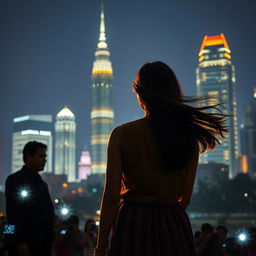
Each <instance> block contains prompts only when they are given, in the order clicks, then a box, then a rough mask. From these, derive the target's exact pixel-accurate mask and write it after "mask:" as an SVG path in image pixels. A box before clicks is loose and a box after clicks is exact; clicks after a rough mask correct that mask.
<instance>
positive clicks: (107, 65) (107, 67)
mask: <svg viewBox="0 0 256 256" xmlns="http://www.w3.org/2000/svg"><path fill="white" fill-rule="evenodd" d="M109 56H110V53H109V51H108V45H107V43H106V33H105V17H104V8H103V3H102V6H101V14H100V36H99V42H98V45H97V50H96V52H95V57H96V60H95V61H94V63H93V69H92V74H93V75H95V74H102V75H104V74H109V75H112V74H113V70H112V64H111V62H110V60H109V59H108V58H106V57H109Z"/></svg>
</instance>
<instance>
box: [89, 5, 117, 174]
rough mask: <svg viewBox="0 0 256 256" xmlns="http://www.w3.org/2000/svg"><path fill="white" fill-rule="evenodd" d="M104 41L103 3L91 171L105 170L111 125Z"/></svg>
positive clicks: (109, 74)
mask: <svg viewBox="0 0 256 256" xmlns="http://www.w3.org/2000/svg"><path fill="white" fill-rule="evenodd" d="M109 56H110V53H109V51H108V45H107V43H106V35H105V23H104V10H103V5H102V9H101V15H100V36H99V43H98V46H97V49H96V52H95V61H94V63H93V69H92V76H91V80H92V85H91V88H92V110H91V152H92V173H93V174H104V173H105V171H106V147H107V142H108V136H109V133H110V131H111V129H112V127H113V120H114V111H113V108H112V82H113V70H112V65H111V62H110V60H109Z"/></svg>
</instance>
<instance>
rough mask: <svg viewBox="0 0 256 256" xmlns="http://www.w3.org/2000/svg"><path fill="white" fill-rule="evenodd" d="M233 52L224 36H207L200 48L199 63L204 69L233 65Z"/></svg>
mask: <svg viewBox="0 0 256 256" xmlns="http://www.w3.org/2000/svg"><path fill="white" fill-rule="evenodd" d="M230 60H231V50H230V48H229V45H228V43H227V40H226V37H225V35H224V34H219V35H215V36H205V37H204V39H203V42H202V45H201V47H200V52H199V59H198V61H199V63H200V66H202V67H207V66H216V65H217V66H225V65H227V64H231V62H230Z"/></svg>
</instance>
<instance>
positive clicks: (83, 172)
mask: <svg viewBox="0 0 256 256" xmlns="http://www.w3.org/2000/svg"><path fill="white" fill-rule="evenodd" d="M91 165H92V162H91V156H90V153H89V151H83V152H82V154H81V158H80V162H79V163H78V180H79V181H81V180H86V179H87V176H88V175H90V174H91Z"/></svg>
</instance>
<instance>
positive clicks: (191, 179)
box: [180, 149, 199, 209]
mask: <svg viewBox="0 0 256 256" xmlns="http://www.w3.org/2000/svg"><path fill="white" fill-rule="evenodd" d="M198 157H199V149H197V150H196V152H195V153H194V155H193V156H192V159H191V161H190V163H189V165H188V168H189V170H188V184H187V186H186V188H185V191H184V192H183V194H182V200H181V202H180V205H181V206H182V207H183V208H184V209H187V207H188V206H189V203H190V199H191V196H192V192H193V188H194V183H195V178H196V170H197V165H198Z"/></svg>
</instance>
